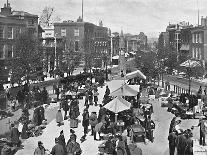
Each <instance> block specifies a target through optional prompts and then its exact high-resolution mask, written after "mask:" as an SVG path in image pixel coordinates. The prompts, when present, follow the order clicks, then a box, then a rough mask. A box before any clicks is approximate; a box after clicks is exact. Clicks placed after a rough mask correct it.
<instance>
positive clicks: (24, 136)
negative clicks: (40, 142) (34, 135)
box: [21, 120, 29, 139]
mask: <svg viewBox="0 0 207 155" xmlns="http://www.w3.org/2000/svg"><path fill="white" fill-rule="evenodd" d="M28 123H29V120H24V121H23V127H22V132H21V138H22V139H27V138H29V136H28Z"/></svg>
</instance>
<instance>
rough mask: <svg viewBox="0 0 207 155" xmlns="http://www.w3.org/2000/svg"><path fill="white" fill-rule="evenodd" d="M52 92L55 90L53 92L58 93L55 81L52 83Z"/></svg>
mask: <svg viewBox="0 0 207 155" xmlns="http://www.w3.org/2000/svg"><path fill="white" fill-rule="evenodd" d="M52 88H53V89H52V92H53V94H55V93H56V84H55V83H53V85H52Z"/></svg>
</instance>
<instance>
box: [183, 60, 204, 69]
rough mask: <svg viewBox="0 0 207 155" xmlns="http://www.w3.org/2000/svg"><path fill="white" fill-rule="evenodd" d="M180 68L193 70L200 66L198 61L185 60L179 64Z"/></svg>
mask: <svg viewBox="0 0 207 155" xmlns="http://www.w3.org/2000/svg"><path fill="white" fill-rule="evenodd" d="M180 66H182V67H189V68H193V67H199V66H201V64H200V62H199V61H196V60H187V61H185V62H183V63H181V64H180Z"/></svg>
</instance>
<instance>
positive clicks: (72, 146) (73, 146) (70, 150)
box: [66, 141, 82, 155]
mask: <svg viewBox="0 0 207 155" xmlns="http://www.w3.org/2000/svg"><path fill="white" fill-rule="evenodd" d="M66 149H67V155H75V154H74V153H75V152H76V153H77V152H79V154H81V152H82V150H81V148H80V144H79V143H77V142H75V143H72V142H71V141H69V142H68V144H67V146H66Z"/></svg>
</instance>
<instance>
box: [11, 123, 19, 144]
mask: <svg viewBox="0 0 207 155" xmlns="http://www.w3.org/2000/svg"><path fill="white" fill-rule="evenodd" d="M10 136H11V137H10V138H11V142H12V144H13V145H14V146H17V147H19V146H20V144H21V141H20V139H19V137H20V132H19V130H18V128H17V122H16V123H15V124H11V132H10Z"/></svg>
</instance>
